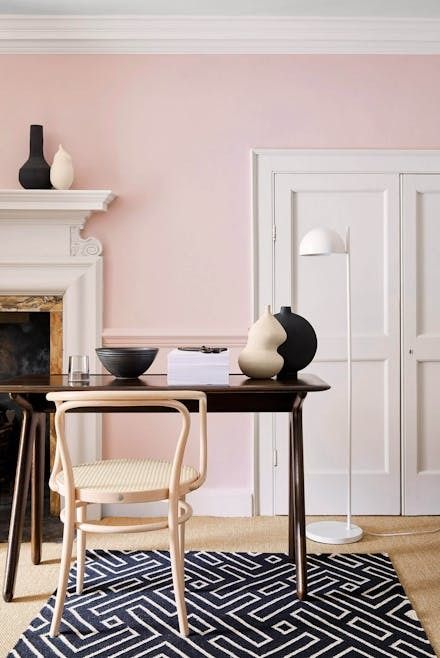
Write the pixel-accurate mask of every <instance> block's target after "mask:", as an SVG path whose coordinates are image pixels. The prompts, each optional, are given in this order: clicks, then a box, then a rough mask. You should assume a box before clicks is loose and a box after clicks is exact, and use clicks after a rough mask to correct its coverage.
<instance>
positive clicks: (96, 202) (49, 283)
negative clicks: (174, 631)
mask: <svg viewBox="0 0 440 658" xmlns="http://www.w3.org/2000/svg"><path fill="white" fill-rule="evenodd" d="M113 199H114V194H113V193H112V192H110V191H109V190H0V295H6V296H8V295H27V296H32V295H37V296H41V295H57V296H61V297H62V301H63V310H62V323H63V329H62V335H63V371H64V372H66V370H67V358H68V356H69V354H87V355H88V356H89V358H90V367H91V371H92V372H100V364H99V362H98V360H97V358H96V354H95V348H96V347H100V346H101V340H102V315H103V314H102V298H103V283H102V256H101V255H100V254H101V251H102V247H101V244H100V242H99V240H97V239H96V238H93V237H87V238H83V237H81V230H82V229H83V227H84V226H85V224H86V221H87V219H88V217H90V215H91V214H92V213H94V212H99V211H101V212H102V211H105V210H107V207H108V205H109V204H110V203H111V201H112V200H113ZM77 416H84V418H79V417H78V418H77ZM69 424H70V428H71V437H72V442H71V444H72V445H71V454H72V459H73V462H74V463H82V462H86V461H94V460H95V459H100V457H101V420H100V417H99V415H97V414H72V417H71V418H69ZM84 437H87V441H85V440H84Z"/></svg>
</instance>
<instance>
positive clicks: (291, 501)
mask: <svg viewBox="0 0 440 658" xmlns="http://www.w3.org/2000/svg"><path fill="white" fill-rule="evenodd" d="M289 560H290V561H291V562H295V502H294V491H293V418H292V413H290V414H289Z"/></svg>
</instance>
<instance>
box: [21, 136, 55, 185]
mask: <svg viewBox="0 0 440 658" xmlns="http://www.w3.org/2000/svg"><path fill="white" fill-rule="evenodd" d="M18 180H19V181H20V184H21V186H22V187H24V188H25V189H26V190H50V189H51V187H52V185H51V182H50V167H49V165H48V164H47V162H46V160H45V159H44V154H43V126H35V125H33V126H31V134H30V146H29V159H28V160H26V162H25V163H24V165H23V166H22V167H21V169H20V171H19V172H18Z"/></svg>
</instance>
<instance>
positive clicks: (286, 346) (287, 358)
mask: <svg viewBox="0 0 440 658" xmlns="http://www.w3.org/2000/svg"><path fill="white" fill-rule="evenodd" d="M275 317H276V319H277V320H278V322H279V323H280V324H281V325H282V326H283V327H284V329H285V331H286V334H287V340H285V341H284V343H283V344H282V345H280V346H279V348H278V353H279V354H281V356H282V357H283V359H284V365H283V367H282V369H281V371H280V372H279V373H278V376H277V378H278V379H296V377H297V375H298V370H302V369H303V368H305V367H306V366H308V365H309V363H310V362H311V361H312V359H313V357H314V356H315V354H316V349H317V347H318V341H317V339H316V334H315V330H314V329H313V327H312V325H311V324H310V322H308V321H307V320H306V319H305V318H303V317H301V315H297V314H296V313H292V309H291V308H290V306H282V307H281V309H280V312H279V313H276V315H275Z"/></svg>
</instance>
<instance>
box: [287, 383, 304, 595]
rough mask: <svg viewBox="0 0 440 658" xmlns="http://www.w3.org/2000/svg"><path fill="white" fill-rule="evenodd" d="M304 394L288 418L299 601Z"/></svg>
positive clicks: (302, 538)
mask: <svg viewBox="0 0 440 658" xmlns="http://www.w3.org/2000/svg"><path fill="white" fill-rule="evenodd" d="M305 396H306V394H304V393H301V394H298V395H297V397H296V399H295V402H294V405H293V409H292V412H291V417H290V444H291V456H292V457H293V464H292V463H291V465H290V467H291V469H292V470H293V509H294V518H293V519H292V524H293V528H294V533H293V535H294V542H295V563H296V590H297V594H298V598H299V599H301V600H302V599H304V598H305V597H306V595H307V560H306V519H305V510H304V456H303V433H302V405H303V401H304V398H305Z"/></svg>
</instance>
